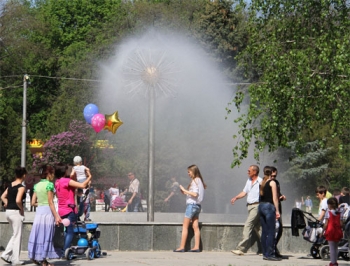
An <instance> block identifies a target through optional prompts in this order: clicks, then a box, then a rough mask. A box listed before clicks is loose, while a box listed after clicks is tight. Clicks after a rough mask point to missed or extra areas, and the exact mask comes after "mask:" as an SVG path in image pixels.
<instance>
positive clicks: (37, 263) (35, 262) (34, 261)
mask: <svg viewBox="0 0 350 266" xmlns="http://www.w3.org/2000/svg"><path fill="white" fill-rule="evenodd" d="M31 261H32V262H33V263H34V264H35V265H40V262H39V261H37V260H34V259H31Z"/></svg>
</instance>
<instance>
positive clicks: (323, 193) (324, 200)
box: [315, 186, 328, 223]
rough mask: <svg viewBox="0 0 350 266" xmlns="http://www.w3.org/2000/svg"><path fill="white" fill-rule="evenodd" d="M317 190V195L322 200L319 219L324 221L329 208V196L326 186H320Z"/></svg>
mask: <svg viewBox="0 0 350 266" xmlns="http://www.w3.org/2000/svg"><path fill="white" fill-rule="evenodd" d="M315 192H316V197H317V198H318V199H319V200H320V206H319V208H318V218H317V220H319V221H320V222H321V223H324V222H325V220H324V217H325V214H326V211H327V209H328V205H327V198H326V194H327V189H326V187H324V186H318V187H317V188H316V191H315Z"/></svg>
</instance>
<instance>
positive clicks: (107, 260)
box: [0, 251, 350, 266]
mask: <svg viewBox="0 0 350 266" xmlns="http://www.w3.org/2000/svg"><path fill="white" fill-rule="evenodd" d="M27 258H28V255H27V252H22V254H21V259H23V260H24V261H25V262H26V265H34V264H32V263H31V262H30V261H28V260H26V259H27ZM51 262H52V263H54V264H55V265H84V266H85V265H88V266H101V265H116V266H147V265H152V266H179V265H180V266H250V265H262V266H269V265H278V266H313V265H327V266H328V265H329V261H322V260H317V259H313V258H311V257H307V256H305V254H286V255H285V259H283V260H282V261H277V262H271V261H266V260H263V259H262V257H261V256H258V255H256V254H253V253H248V254H245V255H243V256H237V255H234V254H232V253H230V252H201V253H188V252H186V253H174V252H171V251H154V252H145V251H143V252H136V251H130V252H125V251H123V252H120V251H110V252H108V253H107V255H106V256H103V257H101V258H99V259H94V260H90V261H89V260H87V259H86V258H85V257H82V256H80V257H77V258H76V259H74V260H72V261H66V260H51ZM338 263H339V266H349V265H350V263H349V262H347V261H344V260H339V261H338ZM0 265H9V264H5V263H4V262H3V261H1V262H0Z"/></svg>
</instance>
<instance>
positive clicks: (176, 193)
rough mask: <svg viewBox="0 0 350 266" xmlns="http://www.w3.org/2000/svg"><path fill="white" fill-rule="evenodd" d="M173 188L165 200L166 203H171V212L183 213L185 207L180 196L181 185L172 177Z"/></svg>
mask: <svg viewBox="0 0 350 266" xmlns="http://www.w3.org/2000/svg"><path fill="white" fill-rule="evenodd" d="M170 180H171V187H170V193H169V195H168V197H166V198H165V199H164V202H169V212H183V210H184V208H185V205H184V204H182V203H183V202H184V201H183V199H182V197H181V195H180V185H179V183H178V182H177V181H176V177H174V176H173V177H171V178H170Z"/></svg>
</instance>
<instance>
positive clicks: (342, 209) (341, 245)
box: [320, 203, 350, 261]
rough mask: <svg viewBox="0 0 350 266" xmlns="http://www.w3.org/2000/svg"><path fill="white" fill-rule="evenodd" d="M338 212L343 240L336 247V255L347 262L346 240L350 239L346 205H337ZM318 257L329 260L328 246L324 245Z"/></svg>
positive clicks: (347, 244)
mask: <svg viewBox="0 0 350 266" xmlns="http://www.w3.org/2000/svg"><path fill="white" fill-rule="evenodd" d="M339 211H340V213H341V215H340V217H341V218H340V219H341V221H342V222H343V228H342V229H343V238H342V239H341V240H340V241H339V245H338V254H339V257H342V258H343V260H346V261H349V259H350V258H349V242H348V238H349V237H350V234H349V233H350V232H349V229H350V216H349V213H350V208H349V206H348V204H346V203H342V204H340V205H339ZM320 256H321V258H322V259H323V260H329V259H330V254H329V246H328V244H327V245H324V246H323V247H322V248H321V249H320Z"/></svg>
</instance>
